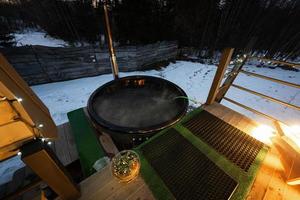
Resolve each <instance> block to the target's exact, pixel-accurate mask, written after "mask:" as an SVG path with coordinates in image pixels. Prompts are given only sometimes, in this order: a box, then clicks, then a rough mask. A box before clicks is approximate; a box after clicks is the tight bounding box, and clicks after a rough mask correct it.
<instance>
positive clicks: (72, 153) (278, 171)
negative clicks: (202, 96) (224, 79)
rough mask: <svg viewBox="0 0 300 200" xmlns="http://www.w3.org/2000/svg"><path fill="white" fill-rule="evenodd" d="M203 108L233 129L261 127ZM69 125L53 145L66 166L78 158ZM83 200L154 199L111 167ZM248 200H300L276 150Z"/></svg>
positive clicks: (84, 188)
mask: <svg viewBox="0 0 300 200" xmlns="http://www.w3.org/2000/svg"><path fill="white" fill-rule="evenodd" d="M203 108H204V109H205V110H206V111H208V112H210V113H211V114H213V115H215V116H217V117H218V118H220V119H222V120H224V121H225V122H227V123H229V124H231V125H232V126H234V127H236V128H238V129H240V130H242V131H243V132H245V133H247V134H250V135H251V134H252V131H253V130H254V129H255V128H256V127H257V125H258V124H257V123H256V122H254V121H252V120H250V119H249V118H247V117H245V116H243V115H241V114H239V113H237V112H235V111H233V110H231V109H229V108H227V107H225V106H223V105H221V104H218V103H214V104H212V105H209V106H207V105H205V106H203ZM70 131H71V130H70V128H69V125H68V124H64V125H61V126H59V134H60V140H58V141H56V142H55V143H54V145H53V147H54V150H55V151H56V152H60V153H57V155H58V157H59V158H60V160H61V161H62V162H63V163H64V164H68V163H70V162H72V161H74V160H76V159H77V158H78V155H77V152H76V148H75V144H74V140H73V138H72V134H71V133H70ZM80 186H81V192H82V197H81V199H86V200H92V199H97V200H98V199H122V200H123V199H154V197H153V195H152V193H151V191H150V189H149V188H148V186H147V185H146V183H145V182H144V181H143V179H142V178H138V179H137V180H135V181H133V182H132V183H129V184H122V183H119V182H118V181H117V180H116V179H114V178H113V177H112V175H111V172H110V169H109V167H106V168H104V169H103V170H102V171H99V172H97V173H95V174H93V175H92V176H90V177H89V178H87V179H85V180H84V181H83V182H81V183H80ZM246 199H248V200H250V199H251V200H252V199H253V200H254V199H255V200H259V199H272V200H273V199H291V200H294V199H300V187H299V186H290V185H287V184H286V183H285V181H284V178H283V167H282V164H281V162H280V160H279V157H278V153H277V151H276V149H275V148H274V147H273V146H272V145H271V148H270V149H269V151H268V153H267V156H266V157H265V159H264V161H263V163H262V165H261V168H260V170H259V171H258V173H257V176H256V179H255V181H254V184H253V186H252V189H251V191H250V193H249V194H248V195H247V198H246Z"/></svg>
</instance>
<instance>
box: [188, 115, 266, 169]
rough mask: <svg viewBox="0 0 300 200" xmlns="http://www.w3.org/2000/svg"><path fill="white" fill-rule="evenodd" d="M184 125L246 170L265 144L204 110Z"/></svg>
mask: <svg viewBox="0 0 300 200" xmlns="http://www.w3.org/2000/svg"><path fill="white" fill-rule="evenodd" d="M183 125H184V126H185V127H186V128H187V129H189V131H190V132H192V133H193V134H194V135H196V136H197V137H199V138H200V139H201V140H202V141H203V142H205V143H207V144H208V145H210V146H211V147H213V148H214V149H215V150H216V151H217V152H219V153H220V154H222V155H224V156H225V157H226V158H227V159H228V160H230V161H231V162H233V163H234V164H236V165H237V166H239V167H240V168H241V169H243V170H244V171H246V172H247V171H248V170H249V168H250V166H251V165H252V163H253V161H254V160H255V159H256V156H257V155H258V153H259V151H260V150H261V149H262V147H263V146H264V145H263V143H261V142H260V141H258V140H256V139H254V138H253V137H251V136H249V135H248V134H246V133H244V132H243V131H241V130H239V129H237V128H235V127H233V126H231V125H230V124H228V123H226V122H224V121H223V120H221V119H219V118H217V117H216V116H214V115H212V114H210V113H209V112H207V111H204V110H203V111H202V112H200V113H198V114H197V115H196V116H194V117H193V118H191V119H190V120H188V121H187V122H184V123H183Z"/></svg>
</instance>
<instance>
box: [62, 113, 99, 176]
mask: <svg viewBox="0 0 300 200" xmlns="http://www.w3.org/2000/svg"><path fill="white" fill-rule="evenodd" d="M67 115H68V118H69V122H70V125H71V128H72V133H73V135H74V139H75V143H76V147H77V151H78V154H79V160H80V164H81V167H82V171H83V174H84V176H85V177H87V176H90V175H92V174H93V173H95V172H96V171H95V169H94V168H93V165H94V163H95V162H96V161H97V160H98V159H100V158H102V157H104V156H105V151H104V150H103V148H102V146H101V144H100V142H99V140H98V138H97V136H96V134H95V132H94V129H93V127H92V124H91V123H90V122H89V121H88V119H87V118H86V116H85V113H84V110H83V108H80V109H77V110H74V111H71V112H69V113H68V114H67Z"/></svg>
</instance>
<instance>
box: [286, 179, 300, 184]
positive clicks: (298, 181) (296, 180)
mask: <svg viewBox="0 0 300 200" xmlns="http://www.w3.org/2000/svg"><path fill="white" fill-rule="evenodd" d="M287 184H288V185H300V179H299V178H297V179H292V180H288V181H287Z"/></svg>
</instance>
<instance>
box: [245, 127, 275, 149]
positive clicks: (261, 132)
mask: <svg viewBox="0 0 300 200" xmlns="http://www.w3.org/2000/svg"><path fill="white" fill-rule="evenodd" d="M251 136H252V137H254V138H255V139H257V140H259V141H261V142H263V143H265V144H268V145H271V144H272V141H271V139H272V138H273V137H274V136H275V131H274V129H273V128H271V127H270V126H267V125H259V126H257V127H256V128H254V129H253V130H252V131H251Z"/></svg>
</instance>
